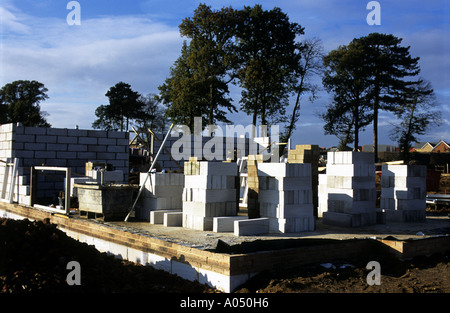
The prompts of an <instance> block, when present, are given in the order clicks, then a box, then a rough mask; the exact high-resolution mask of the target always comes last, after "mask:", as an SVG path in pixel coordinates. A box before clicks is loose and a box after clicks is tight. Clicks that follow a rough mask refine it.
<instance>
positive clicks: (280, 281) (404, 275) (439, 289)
mask: <svg viewBox="0 0 450 313" xmlns="http://www.w3.org/2000/svg"><path fill="white" fill-rule="evenodd" d="M378 262H379V264H380V269H381V271H380V272H381V276H380V285H376V284H373V285H369V284H368V283H367V276H368V275H369V274H370V273H371V271H372V267H370V269H366V266H367V261H364V260H336V261H332V262H330V263H322V264H316V265H310V266H302V267H299V268H295V269H290V270H283V269H278V270H274V271H270V272H265V273H261V274H259V275H257V276H255V277H254V278H253V279H251V280H250V281H248V282H247V283H246V284H245V285H243V286H242V287H241V288H240V289H239V290H237V291H236V292H241V293H244V292H259V293H299V292H301V293H347V292H348V293H366V292H370V293H372V292H380V293H405V292H406V293H429V292H432V293H449V292H450V259H449V253H448V252H447V253H444V254H440V255H434V256H430V257H425V256H423V257H416V258H414V259H412V260H409V261H399V260H396V259H392V258H383V259H379V260H378ZM370 277H371V276H370Z"/></svg>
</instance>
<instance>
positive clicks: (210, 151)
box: [153, 133, 270, 170]
mask: <svg viewBox="0 0 450 313" xmlns="http://www.w3.org/2000/svg"><path fill="white" fill-rule="evenodd" d="M156 137H157V139H158V140H156V139H154V141H153V143H154V146H153V155H156V153H157V152H158V150H159V148H160V146H161V144H160V142H162V141H163V140H164V137H165V134H156ZM268 142H269V137H257V138H255V140H254V141H251V140H249V139H248V138H240V137H234V138H232V137H231V138H230V137H219V136H218V137H210V136H194V135H192V136H184V137H183V136H182V135H180V136H179V137H178V136H174V135H173V133H172V134H171V135H169V137H168V138H167V141H166V144H165V145H164V147H165V148H166V149H163V150H162V151H161V153H160V155H159V157H158V165H159V166H160V169H166V170H183V168H184V162H187V161H189V158H190V157H196V158H197V159H198V160H207V161H219V162H220V161H226V160H234V161H236V160H237V159H238V158H241V157H243V156H248V155H249V154H251V153H253V154H257V153H259V151H262V150H263V149H264V148H265V147H266V146H267V144H268ZM184 149H186V150H184ZM166 150H167V151H166ZM263 153H264V154H265V158H266V159H270V149H269V150H265V151H264V152H263ZM170 154H172V157H173V158H172V157H171V155H170ZM174 159H175V160H174Z"/></svg>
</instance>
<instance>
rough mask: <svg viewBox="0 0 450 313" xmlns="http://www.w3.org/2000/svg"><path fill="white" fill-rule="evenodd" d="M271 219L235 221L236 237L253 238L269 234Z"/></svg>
mask: <svg viewBox="0 0 450 313" xmlns="http://www.w3.org/2000/svg"><path fill="white" fill-rule="evenodd" d="M269 223H270V221H269V218H254V219H247V220H238V221H234V235H235V236H253V235H261V234H267V233H269Z"/></svg>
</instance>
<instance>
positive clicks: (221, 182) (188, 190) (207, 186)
mask: <svg viewBox="0 0 450 313" xmlns="http://www.w3.org/2000/svg"><path fill="white" fill-rule="evenodd" d="M184 175H185V176H184V179H185V180H184V189H183V227H186V228H191V229H196V230H213V218H214V217H218V216H235V215H236V214H237V207H238V199H239V198H238V197H239V194H238V189H237V182H238V180H237V175H238V168H237V164H236V163H227V162H208V161H196V160H195V159H191V160H190V161H189V162H185V163H184Z"/></svg>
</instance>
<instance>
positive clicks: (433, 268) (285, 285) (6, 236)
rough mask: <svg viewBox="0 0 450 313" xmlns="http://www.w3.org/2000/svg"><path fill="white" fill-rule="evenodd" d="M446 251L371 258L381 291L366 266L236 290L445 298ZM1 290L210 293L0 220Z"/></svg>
mask: <svg viewBox="0 0 450 313" xmlns="http://www.w3.org/2000/svg"><path fill="white" fill-rule="evenodd" d="M449 255H450V251H447V252H445V253H442V254H440V255H433V256H429V257H426V256H423V257H416V258H414V259H412V260H408V261H399V260H396V259H390V258H385V259H379V260H377V261H378V262H379V264H380V268H381V279H380V282H381V284H380V285H369V284H368V283H367V281H366V278H367V276H368V274H369V273H370V272H371V270H372V269H366V266H367V260H356V259H355V260H350V259H349V260H333V261H332V262H330V263H325V264H324V263H323V264H322V265H321V264H315V265H310V266H302V267H299V268H295V269H289V270H286V269H282V268H280V269H278V270H274V271H270V272H264V273H260V274H259V275H257V276H255V277H253V278H252V279H251V280H249V281H248V282H247V283H246V284H245V285H243V286H241V288H239V289H238V290H237V291H236V292H238V293H248V292H259V293H298V292H302V293H310V292H313V293H322V292H323V293H341V292H358V293H365V292H381V293H391V292H396V293H397V292H406V293H417V292H432V293H449V292H450V259H449ZM73 260H76V261H77V262H79V263H80V264H82V265H81V266H82V267H81V271H80V272H81V285H79V286H77V285H73V286H70V285H69V284H68V283H67V276H68V274H69V272H70V271H71V269H69V270H68V269H67V268H66V267H67V264H68V262H70V261H73ZM0 292H2V293H91V292H95V293H116V292H121V293H123V292H125V293H136V292H139V293H212V292H216V291H215V290H214V289H212V288H210V287H208V286H206V285H201V284H199V283H197V282H190V281H187V280H184V279H182V278H180V277H178V276H176V275H171V274H169V273H166V272H164V271H161V270H156V269H153V268H152V267H149V266H142V265H137V264H134V263H131V262H128V261H123V260H119V259H116V258H114V257H113V256H111V255H108V254H106V253H100V252H99V251H98V250H96V249H95V248H94V247H93V246H89V245H87V244H85V243H80V242H78V241H76V240H74V239H72V238H70V237H68V236H66V234H65V233H63V232H62V231H60V230H58V229H57V228H56V225H52V224H50V223H49V221H48V220H44V221H34V222H31V221H29V220H26V219H25V220H20V221H16V220H11V219H3V218H0Z"/></svg>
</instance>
